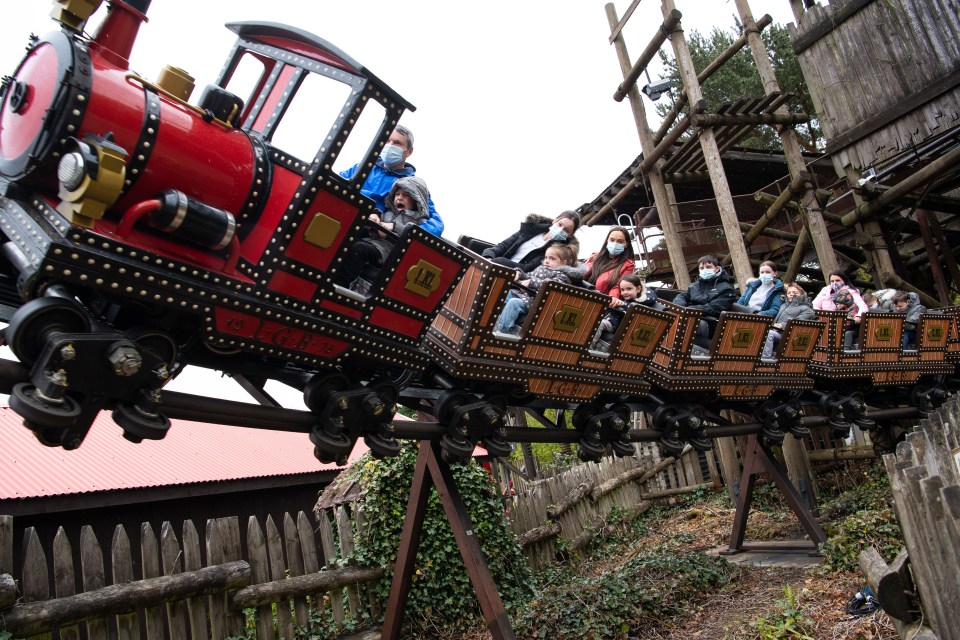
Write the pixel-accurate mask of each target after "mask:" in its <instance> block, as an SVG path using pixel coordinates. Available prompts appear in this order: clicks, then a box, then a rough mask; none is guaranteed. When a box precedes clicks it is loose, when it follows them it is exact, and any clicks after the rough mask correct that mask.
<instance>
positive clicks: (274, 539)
mask: <svg viewBox="0 0 960 640" xmlns="http://www.w3.org/2000/svg"><path fill="white" fill-rule="evenodd" d="M266 535H267V552H268V556H269V559H270V580H271V581H273V580H283V579H285V578H286V566H285V563H284V558H283V546H284V545H283V537H282V536H281V535H280V530H279V529H278V528H277V525H276V523H275V522H274V521H273V516H267V534H266ZM277 633H278V634H279V635H280V637H281V638H291V637H293V617H292V615H291V611H290V600H281V601H280V602H278V603H277Z"/></svg>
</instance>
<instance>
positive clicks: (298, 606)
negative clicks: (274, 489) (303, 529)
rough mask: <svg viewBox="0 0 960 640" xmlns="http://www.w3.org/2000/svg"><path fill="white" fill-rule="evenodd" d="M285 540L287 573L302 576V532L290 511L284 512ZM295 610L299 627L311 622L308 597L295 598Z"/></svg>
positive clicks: (292, 575) (291, 575)
mask: <svg viewBox="0 0 960 640" xmlns="http://www.w3.org/2000/svg"><path fill="white" fill-rule="evenodd" d="M283 542H284V546H285V547H286V551H287V575H289V576H290V577H296V576H302V575H303V574H304V568H303V550H302V549H301V548H300V533H299V531H297V525H296V523H295V522H294V521H293V518H292V517H291V516H290V514H289V513H285V514H283ZM293 611H294V615H295V616H296V619H297V626H298V627H305V626H307V625H308V624H309V622H310V607H309V605H308V604H307V599H306V597H299V598H294V599H293Z"/></svg>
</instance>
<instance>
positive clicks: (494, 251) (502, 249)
mask: <svg viewBox="0 0 960 640" xmlns="http://www.w3.org/2000/svg"><path fill="white" fill-rule="evenodd" d="M552 224H553V220H551V219H550V218H547V217H546V216H540V215H537V214H535V213H532V214H530V215H529V216H527V219H526V220H525V221H524V222H522V223H520V230H519V231H517V232H516V233H515V234H513V235H512V236H510V237H509V238H507V239H506V240H504V241H503V242H501V243H500V244H495V245H493V246H492V247H488V248H486V249H484V250H483V254H482V255H483V257H484V258H510V256H512V255H513V254H514V252H515V251H516V250H517V249H519V248H520V245H522V244H523V243H524V242H526V241H527V240H529V239H530V238H532V237H534V236H536V235H542V234H543V233H545V232H546V231H547V229H549V228H550V225H552ZM568 242H569V240H568ZM549 244H550V242H547V243H546V244H544V245H543V246H542V247H540V248H539V249H534V250H533V251H531V252H530V253H528V254H527V255H525V256H523V257H522V258H520V260H518V261H517V263H518V264H519V265H520V269H521V270H523V271H527V272H529V271H533V270H534V269H536V268H537V267H539V266H540V263H542V262H543V256H544V254H546V252H547V246H548V245H549ZM561 244H566V243H561Z"/></svg>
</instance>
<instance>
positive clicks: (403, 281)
mask: <svg viewBox="0 0 960 640" xmlns="http://www.w3.org/2000/svg"><path fill="white" fill-rule="evenodd" d="M421 260H423V261H424V262H427V263H429V264H431V265H433V266H434V267H439V268H440V270H441V274H440V282H439V283H437V286H436V288H434V289H433V291H432V292H431V293H430V294H429V295H427V296H422V295H420V294H418V293H415V292H413V291H410V290H408V289H407V288H406V287H407V278H408V277H409V278H412V277H415V275H416V273H417V272H418V271H419V270H420V267H419V266H418V265H419V263H420V261H421ZM460 270H461V266H460V264H459V263H458V262H457V261H455V260H452V259H450V258H448V257H446V256H445V255H443V254H442V253H440V252H439V251H435V250H433V249H431V248H430V247H428V246H426V245H424V244H420V243H419V242H413V243H412V244H411V245H410V247H409V248H408V249H407V251H406V253H405V254H404V256H403V259H402V260H400V264H399V266H398V267H397V272H396V275H394V276H393V277H392V278H391V279H390V283H389V284H387V287H386V289H384V294H385V295H387V296H388V297H390V298H393V299H394V300H397V301H399V302H402V303H404V304H408V305H410V306H411V307H414V308H416V309H420V310H421V311H426V312H430V311H433V310H434V309H436V308H437V307H438V306H439V304H440V299H441V298H442V297H443V295H444V294H445V293H446V292H447V290H448V289H449V288H450V283H451V282H452V281H453V279H454V277H456V275H457V274H458V273H460Z"/></svg>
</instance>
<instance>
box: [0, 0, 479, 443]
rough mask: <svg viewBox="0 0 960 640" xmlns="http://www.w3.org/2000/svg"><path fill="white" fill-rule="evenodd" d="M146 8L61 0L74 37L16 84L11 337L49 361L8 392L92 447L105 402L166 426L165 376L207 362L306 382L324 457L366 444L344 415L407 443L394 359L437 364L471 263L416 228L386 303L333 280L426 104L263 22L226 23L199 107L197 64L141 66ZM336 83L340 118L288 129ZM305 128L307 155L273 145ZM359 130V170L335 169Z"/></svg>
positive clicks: (9, 230)
mask: <svg viewBox="0 0 960 640" xmlns="http://www.w3.org/2000/svg"><path fill="white" fill-rule="evenodd" d="M89 4H91V7H90V9H91V11H92V10H95V9H96V6H97V5H98V4H99V3H89ZM148 5H149V2H148V1H140V2H135V1H133V0H130V1H123V0H114V1H113V2H111V3H110V11H109V14H108V15H107V17H106V19H105V20H104V21H103V22H102V24H101V25H100V28H99V30H98V31H97V33H96V34H95V35H94V36H92V37H87V36H85V35H84V31H83V28H84V25H85V23H86V20H87V18H88V17H89V15H90V14H89V13H87V12H86V10H83V9H82V7H86V6H87V5H86V4H84V3H55V11H54V16H55V17H56V18H57V19H58V21H59V22H60V25H61V29H60V31H57V32H54V33H51V34H49V35H47V36H45V37H43V38H34V39H32V41H31V44H30V47H29V49H28V51H27V54H26V56H25V58H24V59H23V61H22V62H21V64H20V65H19V67H18V68H17V69H16V71H15V72H14V73H13V75H12V76H8V77H7V78H5V80H4V85H3V99H2V103H0V233H2V251H3V256H4V257H5V258H6V260H5V265H4V267H5V278H4V282H5V283H6V284H7V285H8V288H15V290H16V293H17V296H18V297H19V300H20V304H19V307H18V308H17V309H16V311H15V312H14V313H13V314H12V315H11V316H10V317H8V318H4V319H6V320H8V321H9V326H8V328H7V329H6V332H5V334H6V335H5V338H6V341H7V343H8V344H9V345H10V347H11V348H12V350H13V352H14V353H15V354H16V355H17V357H18V358H19V359H20V360H21V362H22V363H23V364H24V365H26V366H28V367H30V368H31V379H30V381H29V382H28V383H21V384H18V385H16V387H15V388H14V389H13V392H12V395H11V406H12V407H13V408H14V409H15V410H16V411H18V412H19V413H20V414H21V415H23V416H24V418H25V421H26V423H27V424H28V426H30V427H31V428H32V429H34V431H35V432H36V433H37V435H38V437H39V438H40V439H41V440H42V441H43V442H45V443H47V444H51V445H55V444H59V445H64V446H67V447H68V448H71V447H75V446H78V445H79V444H80V442H81V441H82V439H83V436H84V435H85V433H86V430H87V429H88V428H89V425H90V423H91V422H92V420H93V417H94V416H95V415H96V413H97V412H98V411H100V410H101V409H105V408H106V409H113V415H114V419H115V420H116V421H117V422H118V424H120V426H121V427H122V428H123V429H124V432H125V435H126V436H127V437H129V438H131V439H134V440H139V439H144V438H162V437H163V435H164V434H165V433H166V430H167V428H168V427H169V421H168V420H167V419H166V418H165V417H164V415H163V412H162V410H161V407H159V404H158V403H159V390H160V389H161V388H162V387H163V385H164V384H165V383H166V382H167V380H169V379H170V378H171V377H172V376H173V375H175V374H176V371H177V369H178V368H180V367H182V366H183V365H185V364H196V365H200V366H207V367H213V368H217V369H220V370H223V371H227V372H233V373H239V374H248V375H251V376H255V377H257V378H261V379H263V378H275V379H279V380H282V381H285V382H287V383H289V384H292V385H294V386H297V387H299V388H302V389H303V390H304V393H305V400H306V403H307V406H308V407H309V408H310V409H311V410H313V411H315V412H316V413H317V414H318V424H317V428H316V429H315V430H314V433H313V434H312V437H313V439H314V442H315V444H316V445H317V446H318V454H320V455H322V456H324V457H326V458H330V457H331V456H336V455H343V454H345V453H346V452H348V451H349V449H350V448H351V447H352V446H353V440H355V438H356V436H357V435H358V433H357V431H356V430H354V431H353V437H352V438H351V437H350V436H349V435H347V431H346V430H345V429H344V428H343V427H342V424H343V422H344V421H345V420H347V421H349V422H350V423H351V424H355V423H361V424H363V425H364V426H363V428H362V429H361V433H362V435H364V437H367V438H368V444H371V446H372V447H373V448H375V449H376V450H378V451H380V452H381V453H390V452H392V451H393V450H395V449H396V447H397V445H396V442H395V440H393V439H392V438H391V437H390V435H389V424H390V420H391V419H392V417H393V407H394V405H395V402H396V397H397V393H398V391H397V388H396V384H395V382H394V377H395V373H396V372H407V371H419V370H422V369H424V368H425V367H426V365H427V363H428V358H427V356H426V355H425V354H424V353H423V352H422V351H421V349H420V341H421V338H422V336H423V335H424V333H425V332H426V330H427V328H428V327H429V326H430V324H431V322H432V321H433V318H434V316H435V314H436V312H437V311H438V310H439V308H440V307H441V305H442V304H443V302H444V300H445V299H446V297H447V295H448V294H449V292H450V291H451V290H452V289H453V287H454V285H455V284H456V283H457V282H458V281H459V279H460V278H461V277H462V275H463V273H464V272H465V269H466V266H467V265H468V264H469V263H470V261H471V257H470V256H469V255H468V254H467V253H466V252H464V251H462V250H461V249H459V248H458V247H456V246H455V245H452V244H450V243H447V242H444V241H443V240H441V239H440V238H437V237H434V236H432V235H431V234H429V233H427V232H425V231H423V230H421V229H419V228H416V227H413V228H410V229H409V230H407V231H406V232H405V233H404V234H403V235H401V236H400V237H399V238H396V240H395V248H394V251H393V252H392V254H391V255H390V256H389V257H388V258H387V259H386V261H385V264H384V265H383V268H382V270H381V272H380V273H381V276H380V277H379V278H378V279H377V280H376V281H375V282H374V283H373V288H372V290H371V295H369V296H361V295H358V294H356V293H354V292H352V291H349V290H346V289H343V288H340V287H337V286H335V285H334V284H333V280H334V278H335V276H336V274H337V269H338V266H339V264H340V262H341V260H342V258H343V255H344V252H345V251H349V250H350V247H351V245H352V244H353V242H354V241H355V240H356V239H357V238H359V237H360V236H361V234H362V233H364V231H365V227H366V222H367V220H368V218H369V215H370V214H371V212H372V211H373V210H374V209H373V204H372V202H371V201H370V200H369V199H367V198H365V197H363V196H362V195H361V194H360V187H361V186H362V184H363V182H364V180H365V178H366V176H367V175H368V173H369V170H370V168H371V167H372V166H373V164H374V161H375V160H376V157H377V155H378V153H379V151H380V149H381V148H382V146H383V145H384V143H385V141H386V140H387V138H388V137H389V135H390V133H391V132H392V131H393V129H394V127H395V126H396V124H397V122H398V121H399V119H400V116H401V115H402V114H403V112H404V111H405V110H407V109H412V108H413V107H412V105H411V104H410V103H409V102H407V101H406V100H405V99H404V98H403V97H401V96H400V95H398V94H397V93H396V92H395V91H393V90H392V89H391V88H390V87H389V86H387V85H386V84H385V83H384V82H382V81H381V80H380V79H379V78H377V77H376V76H375V75H374V74H372V73H371V72H370V71H369V70H368V69H366V68H365V67H364V66H362V65H361V64H359V63H358V62H356V61H355V60H353V59H352V58H350V57H349V56H348V55H347V54H345V53H344V52H342V51H340V50H339V49H337V48H336V47H335V46H333V45H332V44H330V43H329V42H326V41H324V40H322V39H320V38H318V37H316V36H313V35H311V34H309V33H306V32H304V31H302V30H300V29H297V28H294V27H287V26H283V25H278V24H272V23H250V22H247V23H234V24H229V25H227V27H228V28H229V29H231V30H232V31H233V32H235V33H236V34H237V41H236V44H235V46H234V47H233V50H232V51H231V52H230V54H229V56H228V58H227V60H226V63H225V64H224V67H223V70H222V72H221V75H220V77H219V78H218V79H217V81H216V83H215V84H213V85H210V86H208V87H207V88H206V90H204V92H203V94H202V96H201V97H200V98H199V100H198V102H197V104H192V103H190V102H189V101H188V100H189V95H190V94H191V93H192V83H191V82H190V81H189V77H188V75H187V74H186V73H185V72H183V71H182V70H177V69H167V70H166V72H165V73H164V74H162V78H161V79H160V80H159V81H157V82H151V81H148V80H147V79H145V78H143V77H141V76H140V75H138V74H136V73H134V72H132V71H131V70H130V69H129V68H128V62H127V61H128V58H129V55H130V52H131V50H132V48H133V46H134V43H135V40H136V36H137V33H138V30H139V28H140V25H141V24H142V23H143V22H144V21H145V19H146V18H145V15H144V14H145V11H146V9H147V6H148ZM78 7H81V8H78ZM81 10H82V11H83V12H82V13H78V12H80V11H81ZM318 86H322V87H324V88H322V89H319V88H318ZM327 86H329V87H330V88H329V89H327V88H326V87H327ZM318 95H321V96H332V98H329V101H332V105H333V106H332V108H330V109H328V110H327V112H328V113H329V114H330V115H331V120H330V121H329V122H321V121H319V120H318V118H317V114H315V113H314V114H313V118H312V119H311V120H310V121H308V122H306V123H304V122H287V119H288V118H289V117H291V116H290V114H291V113H292V112H295V111H297V109H295V105H298V104H299V103H300V102H302V103H304V108H306V109H307V110H309V111H311V113H312V112H313V109H314V108H315V103H314V102H313V100H314V98H315V97H316V96H318ZM316 110H317V111H320V109H319V107H316ZM358 121H359V122H363V123H367V129H366V130H359V131H357V132H355V131H354V129H355V127H356V126H357V123H358ZM285 128H287V129H285ZM291 128H292V129H295V130H296V133H297V136H298V137H299V138H306V139H309V138H312V139H313V143H312V147H306V148H308V149H311V150H310V151H309V154H310V155H302V153H303V152H301V154H299V155H298V154H294V153H292V152H290V151H287V150H284V149H281V148H279V147H277V146H276V145H275V142H274V140H275V137H276V136H277V135H278V132H280V131H284V130H288V129H291ZM352 135H357V136H365V139H362V140H360V142H359V144H353V146H352V148H354V149H360V151H361V152H362V153H361V157H359V158H358V160H360V164H359V170H358V171H357V172H356V175H354V176H353V178H351V179H350V180H347V179H344V178H342V177H340V175H338V173H336V172H335V171H334V170H333V167H334V164H335V162H336V161H337V159H338V157H339V154H340V153H341V152H342V150H343V149H344V148H346V147H347V146H348V145H350V144H351V143H354V142H355V141H354V140H353V139H352V138H351V136H352Z"/></svg>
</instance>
